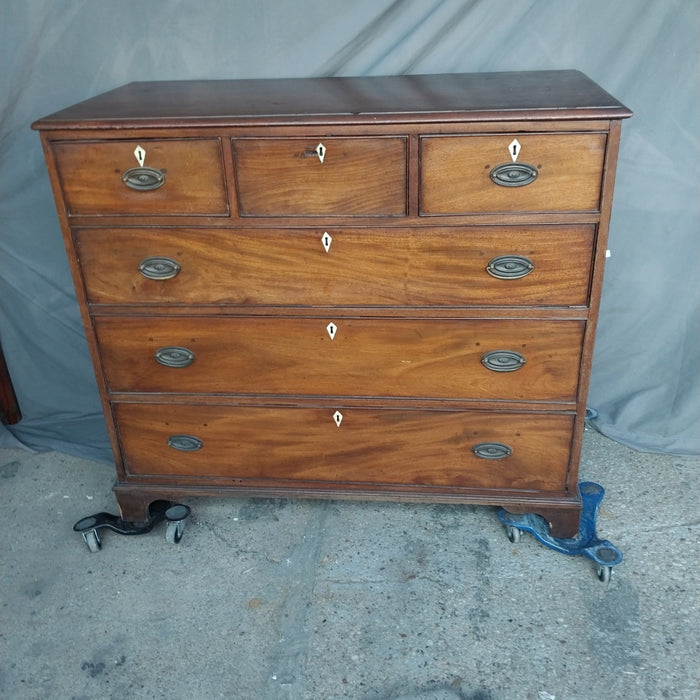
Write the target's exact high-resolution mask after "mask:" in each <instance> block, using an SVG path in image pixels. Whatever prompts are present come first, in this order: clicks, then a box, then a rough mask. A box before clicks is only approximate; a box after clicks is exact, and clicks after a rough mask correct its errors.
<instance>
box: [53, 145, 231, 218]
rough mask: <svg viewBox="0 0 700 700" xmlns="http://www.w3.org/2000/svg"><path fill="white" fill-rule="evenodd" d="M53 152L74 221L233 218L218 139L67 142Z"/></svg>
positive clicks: (56, 146) (55, 146) (57, 146)
mask: <svg viewBox="0 0 700 700" xmlns="http://www.w3.org/2000/svg"><path fill="white" fill-rule="evenodd" d="M139 147H140V148H141V149H142V151H141V152H137V148H139ZM54 152H55V155H56V161H57V164H58V172H59V176H60V178H61V183H62V187H63V194H64V198H65V201H66V207H67V208H68V212H69V213H70V214H72V215H76V216H77V215H80V216H90V215H100V214H115V215H119V214H123V215H126V216H128V215H143V214H151V215H165V216H170V215H172V216H178V215H188V214H193V215H200V214H201V215H204V214H207V215H227V214H228V198H227V195H226V185H225V180H224V171H223V163H222V151H221V142H220V140H219V139H211V138H210V139H163V140H149V139H143V140H141V141H90V142H86V141H82V142H71V141H64V142H58V143H56V144H54ZM138 155H141V157H140V158H139V157H138ZM159 178H160V179H159Z"/></svg>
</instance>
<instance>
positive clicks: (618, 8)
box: [0, 0, 700, 460]
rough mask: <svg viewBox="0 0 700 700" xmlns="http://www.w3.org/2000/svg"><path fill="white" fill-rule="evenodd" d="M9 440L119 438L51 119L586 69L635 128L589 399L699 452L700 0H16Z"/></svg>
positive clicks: (6, 186) (5, 48) (637, 440)
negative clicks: (306, 83) (183, 100)
mask: <svg viewBox="0 0 700 700" xmlns="http://www.w3.org/2000/svg"><path fill="white" fill-rule="evenodd" d="M0 32H1V33H2V34H1V37H0V39H1V40H0V52H1V54H0V56H1V61H2V62H1V64H0V91H1V92H0V107H1V109H2V115H1V119H0V226H1V229H0V246H1V248H0V342H1V343H2V346H3V349H4V352H5V355H6V359H7V362H8V366H9V369H10V373H11V375H12V378H13V382H14V384H15V390H16V393H17V395H18V399H19V402H20V406H21V409H22V413H23V415H24V418H23V420H22V421H21V422H20V423H19V424H17V425H15V426H11V427H8V428H2V427H1V426H0V444H5V445H9V444H16V441H19V442H20V443H22V444H24V445H27V446H29V447H31V448H34V449H38V450H43V449H58V450H62V451H65V452H69V453H73V454H77V455H79V456H85V457H91V458H95V459H102V460H108V459H109V458H110V449H109V445H108V440H107V434H106V429H105V424H104V419H103V417H102V411H101V407H100V402H99V398H98V393H97V388H96V383H95V379H94V376H93V369H92V364H91V361H90V358H89V355H88V350H87V344H86V342H85V335H84V331H83V328H82V325H81V321H80V316H79V312H78V308H77V303H76V300H75V295H74V292H73V287H72V282H71V278H70V274H69V269H68V264H67V261H66V256H65V252H64V249H63V243H62V239H61V235H60V231H59V226H58V222H57V218H56V214H55V209H54V205H53V200H52V196H51V192H50V188H49V183H48V178H47V174H46V169H45V165H44V160H43V155H42V152H41V148H40V143H39V137H38V135H37V134H36V133H35V132H32V131H31V130H30V128H29V126H30V123H31V122H32V121H34V120H35V119H37V118H39V117H42V116H44V115H46V114H48V113H51V112H54V111H56V110H58V109H60V108H63V107H66V106H68V105H70V104H72V103H74V102H78V101H80V100H83V99H86V98H88V97H92V96H93V95H95V94H98V93H100V92H104V91H106V90H109V89H111V88H114V87H117V86H118V85H121V84H123V83H126V82H130V81H132V80H175V79H191V78H259V77H298V76H304V77H306V76H320V75H388V74H402V73H439V72H471V71H500V70H538V69H561V68H577V69H580V70H582V71H583V72H584V73H586V74H588V75H589V76H590V77H591V78H593V79H594V80H595V81H597V82H598V83H600V84H601V85H602V86H603V87H604V88H605V89H606V90H608V92H610V93H612V94H613V95H614V96H615V97H617V98H618V99H619V100H621V101H622V102H623V103H625V104H626V105H627V106H629V107H630V108H631V109H632V110H634V112H635V116H634V118H633V119H631V120H629V121H626V122H625V123H624V124H623V135H622V147H621V153H620V161H619V165H618V177H617V186H616V196H615V202H614V207H613V217H612V223H611V231H610V251H611V257H610V258H609V260H608V266H607V271H606V276H605V283H604V291H603V300H602V308H601V316H600V322H599V327H598V339H597V342H596V350H595V355H594V365H593V375H592V381H591V390H590V396H589V406H591V407H592V408H594V409H596V411H597V412H598V418H597V419H596V420H595V425H596V426H597V427H598V428H599V429H600V430H601V431H602V432H604V433H606V434H607V435H609V436H611V437H613V438H615V439H617V440H619V441H622V442H624V443H626V444H628V445H631V446H633V447H636V448H638V449H643V450H651V451H662V452H671V453H678V454H692V453H696V454H697V453H700V371H699V362H700V284H699V279H700V278H699V273H698V269H699V265H698V263H699V262H700V235H698V234H699V233H700V176H699V173H700V167H698V163H699V162H700V137H699V135H698V133H699V132H698V128H697V125H698V123H700V83H699V81H698V75H700V70H699V69H700V60H699V53H698V51H699V45H700V44H699V42H698V37H699V36H700V3H698V2H697V1H696V0H666V1H665V2H654V1H653V0H625V2H610V0H567V2H561V1H560V0H396V1H393V2H392V1H391V0H354V1H353V2H347V1H346V0H297V1H296V2H293V3H291V2H284V1H283V0H276V1H275V0H149V2H147V3H144V2H142V1H141V0H138V1H137V0H122V1H121V2H118V3H116V2H113V1H112V0H82V1H81V0H22V2H16V1H14V0H2V2H0Z"/></svg>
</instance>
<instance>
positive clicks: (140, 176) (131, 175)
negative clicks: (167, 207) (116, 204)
mask: <svg viewBox="0 0 700 700" xmlns="http://www.w3.org/2000/svg"><path fill="white" fill-rule="evenodd" d="M122 182H123V183H124V184H125V185H126V186H127V187H131V189H132V190H139V191H142V192H145V191H148V190H157V189H158V188H159V187H162V186H163V185H164V184H165V173H164V172H162V171H161V170H156V169H155V168H148V167H145V166H144V167H138V168H129V169H128V170H127V171H126V172H125V173H124V174H123V175H122Z"/></svg>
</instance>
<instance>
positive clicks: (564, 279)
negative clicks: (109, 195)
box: [75, 225, 595, 306]
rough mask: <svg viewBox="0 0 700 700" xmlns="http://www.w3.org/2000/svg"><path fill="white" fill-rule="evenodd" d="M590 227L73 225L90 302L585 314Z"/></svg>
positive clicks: (589, 264)
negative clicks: (551, 309)
mask: <svg viewBox="0 0 700 700" xmlns="http://www.w3.org/2000/svg"><path fill="white" fill-rule="evenodd" d="M594 235H595V227H594V226H593V225H577V226H515V227H503V226H491V227H483V226H482V227H461V228H446V227H445V228H428V229H406V228H398V229H393V228H388V229H382V228H357V229H353V228H345V229H340V230H338V229H333V228H328V229H264V230H260V229H252V230H251V229H247V230H246V229H242V230H237V231H235V232H232V231H221V230H211V229H209V230H206V229H205V230H202V229H176V228H174V229H157V230H154V229H142V228H125V229H113V228H110V229H79V230H77V231H76V233H75V237H76V242H77V246H78V252H79V256H80V260H81V265H82V269H83V274H84V276H85V286H86V289H87V295H88V299H89V301H90V302H92V303H95V304H247V305H248V304H249V305H273V306H295V305H311V306H368V305H378V306H394V305H396V306H468V305H484V304H492V305H499V306H585V305H586V304H587V301H588V290H589V284H590V271H591V251H592V249H593V241H594Z"/></svg>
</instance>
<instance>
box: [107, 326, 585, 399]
mask: <svg viewBox="0 0 700 700" xmlns="http://www.w3.org/2000/svg"><path fill="white" fill-rule="evenodd" d="M94 321H95V327H96V330H97V337H98V340H99V342H100V347H101V353H102V361H103V364H104V368H105V373H106V377H107V382H108V385H109V388H110V390H111V391H113V392H182V393H203V394H237V395H240V394H267V395H271V394H275V395H315V396H363V397H368V396H386V397H394V398H400V397H425V398H451V399H463V398H473V399H486V400H489V399H494V400H513V401H559V402H572V401H574V399H575V396H576V389H577V386H578V371H579V356H580V346H581V342H582V337H583V328H584V323H583V322H582V321H570V320H566V321H532V320H523V319H517V320H476V319H468V320H452V319H424V318H418V319H401V318H372V319H363V318H346V317H335V318H334V317H328V318H313V317H312V318H308V317H306V318H304V317H297V318H288V317H283V316H260V317H230V318H225V317H214V318H203V317H178V318H175V317H170V318H162V317H152V316H151V317H149V316H145V317H131V318H119V317H112V316H104V317H101V316H100V317H96V318H95V319H94ZM159 355H160V357H159ZM171 357H175V361H174V362H172V363H171V362H169V361H168V360H169V358H171ZM178 357H179V358H181V360H182V363H185V362H186V364H181V363H179V362H178V361H177V358H178Z"/></svg>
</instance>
